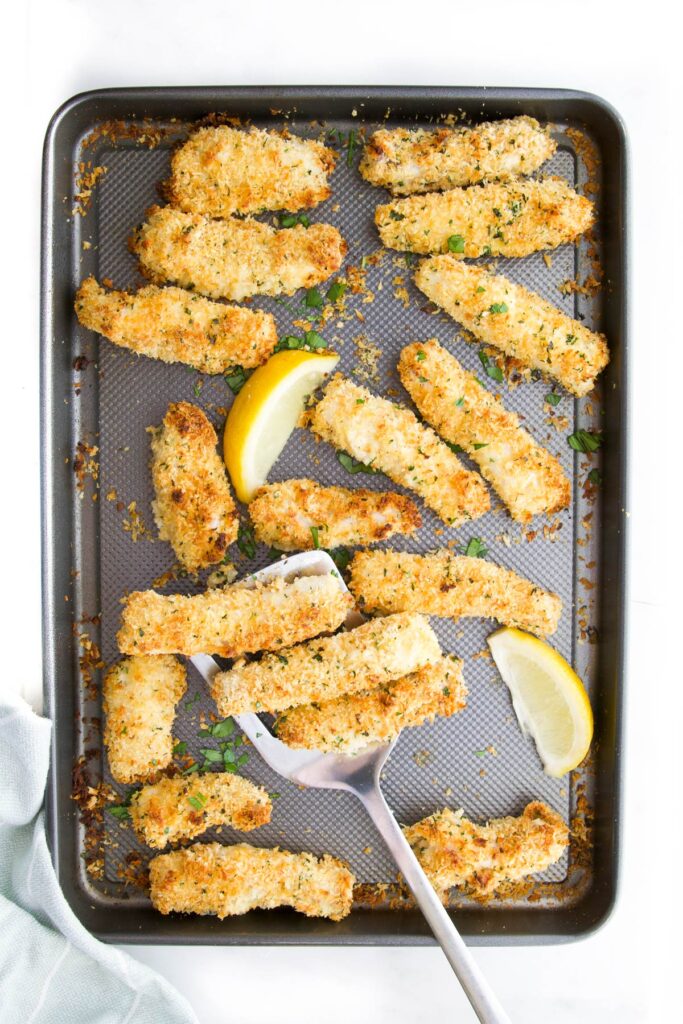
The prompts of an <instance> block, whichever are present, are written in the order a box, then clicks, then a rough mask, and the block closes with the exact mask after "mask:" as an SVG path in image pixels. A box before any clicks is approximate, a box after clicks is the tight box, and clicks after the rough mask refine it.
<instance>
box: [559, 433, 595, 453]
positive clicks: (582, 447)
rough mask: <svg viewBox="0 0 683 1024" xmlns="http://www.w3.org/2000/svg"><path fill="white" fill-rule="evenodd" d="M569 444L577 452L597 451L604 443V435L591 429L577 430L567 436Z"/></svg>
mask: <svg viewBox="0 0 683 1024" xmlns="http://www.w3.org/2000/svg"><path fill="white" fill-rule="evenodd" d="M567 444H568V445H569V447H570V448H573V449H574V451H575V452H597V450H598V448H599V447H600V445H601V444H602V437H600V435H599V434H594V433H593V432H592V431H590V430H575V431H574V433H573V434H570V435H569V437H568V438H567Z"/></svg>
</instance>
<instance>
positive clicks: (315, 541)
mask: <svg viewBox="0 0 683 1024" xmlns="http://www.w3.org/2000/svg"><path fill="white" fill-rule="evenodd" d="M319 530H320V527H319V526H311V537H312V538H313V547H314V548H315V549H316V550H317V549H318V548H319V547H320V537H319V536H318V531H319Z"/></svg>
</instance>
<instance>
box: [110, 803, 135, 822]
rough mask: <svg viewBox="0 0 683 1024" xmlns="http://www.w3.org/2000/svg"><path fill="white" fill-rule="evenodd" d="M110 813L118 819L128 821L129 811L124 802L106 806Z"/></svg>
mask: <svg viewBox="0 0 683 1024" xmlns="http://www.w3.org/2000/svg"><path fill="white" fill-rule="evenodd" d="M107 810H108V811H109V813H110V814H113V815H114V817H115V818H118V820H119V821H128V820H129V819H130V811H129V810H128V807H127V806H126V804H113V805H112V806H111V807H107Z"/></svg>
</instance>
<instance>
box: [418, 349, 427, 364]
mask: <svg viewBox="0 0 683 1024" xmlns="http://www.w3.org/2000/svg"><path fill="white" fill-rule="evenodd" d="M426 358H427V353H426V352H423V351H422V349H420V351H419V352H418V353H417V359H418V360H419V362H423V361H424V360H425V359H426Z"/></svg>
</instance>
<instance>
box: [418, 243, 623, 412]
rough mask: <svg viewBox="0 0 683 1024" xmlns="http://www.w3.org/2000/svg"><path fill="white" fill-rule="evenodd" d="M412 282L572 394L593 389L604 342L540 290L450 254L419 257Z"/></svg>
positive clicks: (473, 328)
mask: <svg viewBox="0 0 683 1024" xmlns="http://www.w3.org/2000/svg"><path fill="white" fill-rule="evenodd" d="M415 284H416V285H417V287H418V288H419V289H420V291H422V292H424V294H425V295H426V296H427V298H428V299H431V300H432V302H435V303H436V305H437V306H441V308H442V309H445V310H446V312H447V313H448V314H450V316H452V317H453V319H454V320H457V321H458V323H461V324H462V325H463V327H465V328H466V329H467V330H468V331H471V332H472V334H473V335H474V336H475V338H478V339H479V340H480V341H483V342H484V343H485V344H487V345H494V346H495V347H496V348H499V349H501V350H502V351H503V352H505V353H506V355H509V356H512V357H513V358H514V359H518V360H519V362H521V363H524V365H525V366H529V367H532V368H533V369H535V370H542V371H543V372H544V373H548V374H550V376H551V377H554V378H555V379H556V380H558V381H559V382H560V384H562V385H563V386H564V387H565V388H566V389H567V391H571V393H572V394H573V395H578V396H581V395H586V394H588V392H589V391H591V390H592V388H593V386H594V384H595V379H596V377H597V376H598V374H599V373H600V372H601V371H602V370H604V368H605V367H606V366H607V363H608V362H609V352H608V350H607V343H606V341H605V338H604V336H603V335H602V334H595V333H594V332H593V331H590V330H589V329H588V328H587V327H584V325H583V324H581V323H579V321H578V320H572V319H571V317H568V316H567V315H566V313H563V312H562V311H561V310H559V309H557V307H556V306H553V305H552V304H551V303H550V302H546V300H545V299H542V298H541V296H540V295H536V294H535V293H534V292H530V291H527V289H526V288H523V287H522V286H521V285H519V284H513V282H512V281H509V280H508V279H507V278H506V277H501V276H499V275H496V274H489V273H488V271H486V270H484V269H483V268H482V267H472V266H469V265H466V264H464V263H461V262H460V261H459V260H457V259H455V258H454V257H453V256H433V257H432V258H431V259H428V260H423V261H422V263H421V264H420V266H419V267H418V270H417V273H416V274H415Z"/></svg>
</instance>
